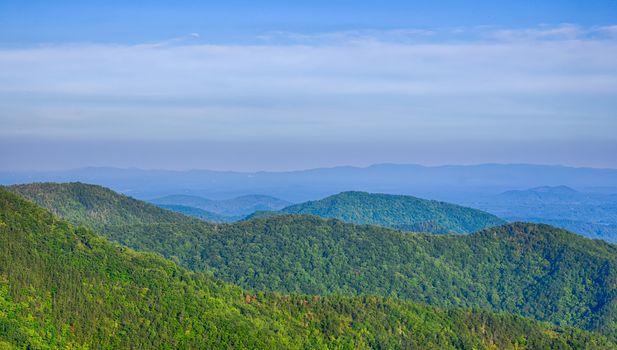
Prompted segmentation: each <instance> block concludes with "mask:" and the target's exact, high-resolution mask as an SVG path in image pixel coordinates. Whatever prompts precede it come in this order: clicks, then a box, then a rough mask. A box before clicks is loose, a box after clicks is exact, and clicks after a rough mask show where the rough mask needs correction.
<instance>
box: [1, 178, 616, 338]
mask: <svg viewBox="0 0 617 350" xmlns="http://www.w3.org/2000/svg"><path fill="white" fill-rule="evenodd" d="M0 253H1V254H0V346H1V347H2V348H8V349H12V348H13V349H21V348H23V349H26V348H27V349H53V348H78V349H79V348H84V349H86V348H91V349H105V348H136V349H175V348H203V349H213V348H247V349H248V348H250V349H272V348H289V349H294V348H298V349H312V348H337V349H359V348H415V349H423V348H424V349H435V348H439V349H471V348H473V349H491V348H495V347H497V348H500V349H524V348H529V349H537V348H560V349H580V348H583V347H584V348H589V349H606V348H608V347H612V346H613V344H611V343H609V342H608V340H606V339H605V338H603V337H602V336H600V335H598V334H592V333H586V332H583V331H579V330H576V329H569V328H566V329H558V328H556V327H554V326H549V325H547V324H540V323H536V322H533V321H530V320H527V319H523V318H520V317H514V316H509V315H503V314H501V315H495V314H490V313H486V312H479V311H466V310H441V309H434V308H430V307H426V306H420V305H416V304H412V303H409V302H397V301H392V300H384V299H381V298H376V297H362V298H340V297H332V298H330V297H327V298H322V297H305V296H300V295H298V296H292V297H290V296H283V295H277V294H269V293H259V294H251V293H248V292H245V291H243V290H241V289H240V288H237V287H234V286H231V285H228V284H225V283H221V282H218V281H216V280H214V279H212V278H211V277H208V276H206V275H204V274H200V273H193V272H189V271H187V270H185V269H183V268H180V267H177V266H176V265H175V264H173V263H171V262H169V261H166V260H164V259H162V258H160V257H158V256H155V255H152V254H144V253H139V252H135V251H133V250H130V249H127V248H124V247H121V246H118V245H116V244H112V243H109V242H108V241H106V240H105V239H103V238H101V237H99V236H96V235H94V234H93V233H92V232H91V231H89V230H86V229H83V228H75V227H73V226H71V225H70V224H68V223H66V222H64V221H61V220H58V219H56V218H55V217H54V216H53V215H52V214H51V213H50V212H48V211H46V210H43V209H41V208H38V207H36V206H35V205H34V204H31V203H30V202H27V201H24V200H22V199H21V198H18V197H17V196H16V195H14V194H10V193H8V192H6V191H5V190H3V189H0Z"/></svg>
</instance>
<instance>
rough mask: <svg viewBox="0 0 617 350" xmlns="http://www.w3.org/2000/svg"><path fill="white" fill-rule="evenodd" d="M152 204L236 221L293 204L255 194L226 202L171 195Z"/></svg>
mask: <svg viewBox="0 0 617 350" xmlns="http://www.w3.org/2000/svg"><path fill="white" fill-rule="evenodd" d="M150 202H152V203H154V204H163V205H182V206H187V207H194V208H198V209H202V210H205V211H209V212H211V213H214V214H218V215H222V216H228V217H230V218H235V219H238V217H244V216H246V215H249V214H252V213H254V212H256V211H260V210H279V209H282V208H284V207H286V206H288V205H290V204H291V203H289V202H287V201H284V200H282V199H278V198H275V197H271V196H265V195H255V194H253V195H246V196H240V197H236V198H231V199H224V200H211V199H206V198H203V197H199V196H189V195H170V196H165V197H162V198H157V199H153V200H151V201H150ZM229 221H233V220H229Z"/></svg>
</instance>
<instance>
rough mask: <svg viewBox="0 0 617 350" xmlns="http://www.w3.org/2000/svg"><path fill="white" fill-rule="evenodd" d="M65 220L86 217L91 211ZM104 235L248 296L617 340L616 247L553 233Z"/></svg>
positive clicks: (287, 228)
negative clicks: (429, 308) (541, 325)
mask: <svg viewBox="0 0 617 350" xmlns="http://www.w3.org/2000/svg"><path fill="white" fill-rule="evenodd" d="M37 186H39V190H42V187H41V186H40V185H37ZM65 186H81V187H83V188H82V189H85V188H87V187H88V185H83V184H67V185H65ZM53 189H54V187H53V186H50V187H48V190H50V191H53ZM97 189H98V187H97ZM23 192H24V193H27V191H23ZM110 192H111V191H110ZM62 193H73V192H72V191H63V192H62ZM93 193H98V190H97V191H93ZM112 193H113V192H112ZM43 197H45V196H43ZM103 198H104V197H103ZM72 200H73V199H71V198H67V199H66V201H68V202H71V201H72ZM107 206H108V204H106V203H100V207H101V208H106V207H107ZM98 210H99V209H98V208H97V207H96V206H95V207H91V208H88V209H87V211H88V212H91V215H88V216H87V217H88V218H94V219H96V218H99V217H100V215H95V214H96V213H97V212H98ZM134 214H137V213H134ZM144 215H147V212H146V213H145V214H144ZM65 217H66V218H67V219H69V220H74V219H77V221H79V220H80V218H81V217H83V215H82V214H81V211H76V216H75V218H73V216H72V213H71V212H66V213H65ZM94 219H93V220H94ZM97 225H98V226H100V225H101V222H100V221H93V226H97ZM101 233H102V234H104V235H105V236H106V237H108V238H110V239H112V240H114V241H117V242H121V243H123V244H126V245H128V246H131V247H134V248H137V249H142V250H148V251H155V252H158V253H161V254H163V255H164V256H166V257H168V258H170V259H172V260H174V261H176V262H178V263H180V264H182V265H184V266H186V267H188V268H191V269H193V270H196V271H202V270H207V271H209V272H211V273H212V274H214V276H217V277H220V278H222V279H225V280H227V281H230V282H234V283H236V284H239V285H241V286H243V287H245V288H248V289H254V290H275V291H280V292H293V293H296V292H300V293H309V294H322V295H330V294H339V295H340V294H346V295H366V294H377V295H381V296H392V297H398V298H403V299H409V300H413V301H418V302H423V303H428V304H431V305H436V306H442V307H474V308H485V309H490V310H496V311H506V312H511V313H517V314H521V315H524V316H529V317H533V318H535V319H538V320H544V321H550V322H553V323H555V324H560V325H572V326H577V327H580V328H584V329H588V330H600V331H602V332H604V333H605V334H611V335H616V334H617V331H616V330H617V309H616V307H617V306H616V303H617V290H616V286H617V270H616V266H617V247H616V246H614V245H611V244H608V243H605V242H602V241H592V240H589V239H585V238H583V237H580V236H577V235H574V234H571V233H569V232H566V231H563V230H559V229H555V228H553V227H550V226H547V225H536V224H525V223H516V224H509V225H504V226H500V227H496V228H491V229H487V230H484V231H482V232H479V233H475V234H471V235H432V234H413V233H405V232H398V231H394V230H390V229H386V228H382V227H378V226H359V225H353V224H346V223H343V222H341V221H338V220H325V219H321V218H318V217H314V216H302V215H282V216H275V217H268V218H261V219H254V220H250V221H246V222H241V223H236V224H233V225H228V224H222V225H211V224H207V223H204V222H200V221H197V220H190V219H187V220H184V221H173V220H172V221H153V222H150V223H143V220H136V221H135V222H126V223H124V224H121V225H107V226H104V227H103V230H102V231H101Z"/></svg>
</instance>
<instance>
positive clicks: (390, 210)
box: [282, 192, 505, 233]
mask: <svg viewBox="0 0 617 350" xmlns="http://www.w3.org/2000/svg"><path fill="white" fill-rule="evenodd" d="M282 212H285V213H289V214H308V215H317V216H321V217H324V218H333V219H339V220H343V221H345V222H350V223H354V224H372V225H380V226H385V227H391V228H396V229H400V230H404V231H415V232H433V233H471V232H475V231H478V230H481V229H484V228H487V227H491V226H498V225H501V224H504V223H505V221H503V220H501V219H499V218H498V217H496V216H494V215H491V214H488V213H485V212H482V211H480V210H477V209H472V208H466V207H462V206H459V205H455V204H450V203H444V202H438V201H432V200H426V199H420V198H416V197H412V196H399V195H391V194H376V193H366V192H343V193H339V194H336V195H333V196H330V197H326V198H324V199H321V200H318V201H310V202H306V203H300V204H296V205H292V206H289V207H286V208H284V209H282Z"/></svg>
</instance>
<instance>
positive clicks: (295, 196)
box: [0, 164, 617, 204]
mask: <svg viewBox="0 0 617 350" xmlns="http://www.w3.org/2000/svg"><path fill="white" fill-rule="evenodd" d="M46 181H54V182H72V181H80V182H86V183H93V184H98V185H102V186H106V187H109V188H112V189H114V190H115V191H118V192H122V193H126V194H130V195H131V196H133V197H136V198H141V199H152V198H159V197H162V196H166V195H175V194H188V195H194V196H202V197H206V198H210V199H225V198H232V197H237V196H242V195H251V194H255V193H262V194H267V195H270V196H274V197H277V198H282V199H284V200H287V201H290V202H294V203H299V202H304V201H307V200H315V199H319V198H324V197H326V196H329V195H332V194H335V193H339V192H344V191H366V192H376V193H391V194H406V195H414V196H419V197H423V198H432V199H439V200H445V201H450V202H453V201H454V202H462V201H466V200H469V199H474V198H476V197H478V196H481V195H487V194H488V195H494V194H499V193H501V192H504V191H508V190H522V189H527V188H532V187H538V186H558V185H565V186H569V187H572V188H575V189H577V190H581V191H585V192H602V193H611V192H612V193H617V170H615V169H592V168H572V167H564V166H547V165H529V164H484V165H469V166H434V167H427V166H420V165H404V164H400V165H399V164H378V165H373V166H369V167H366V168H357V167H334V168H322V169H311V170H302V171H287V172H254V173H240V172H227V171H209V170H191V171H169V170H141V169H117V168H82V169H75V170H65V171H39V172H37V171H31V172H27V171H22V172H7V171H4V172H0V184H4V185H10V184H17V183H30V182H46ZM174 204H177V203H174Z"/></svg>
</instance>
